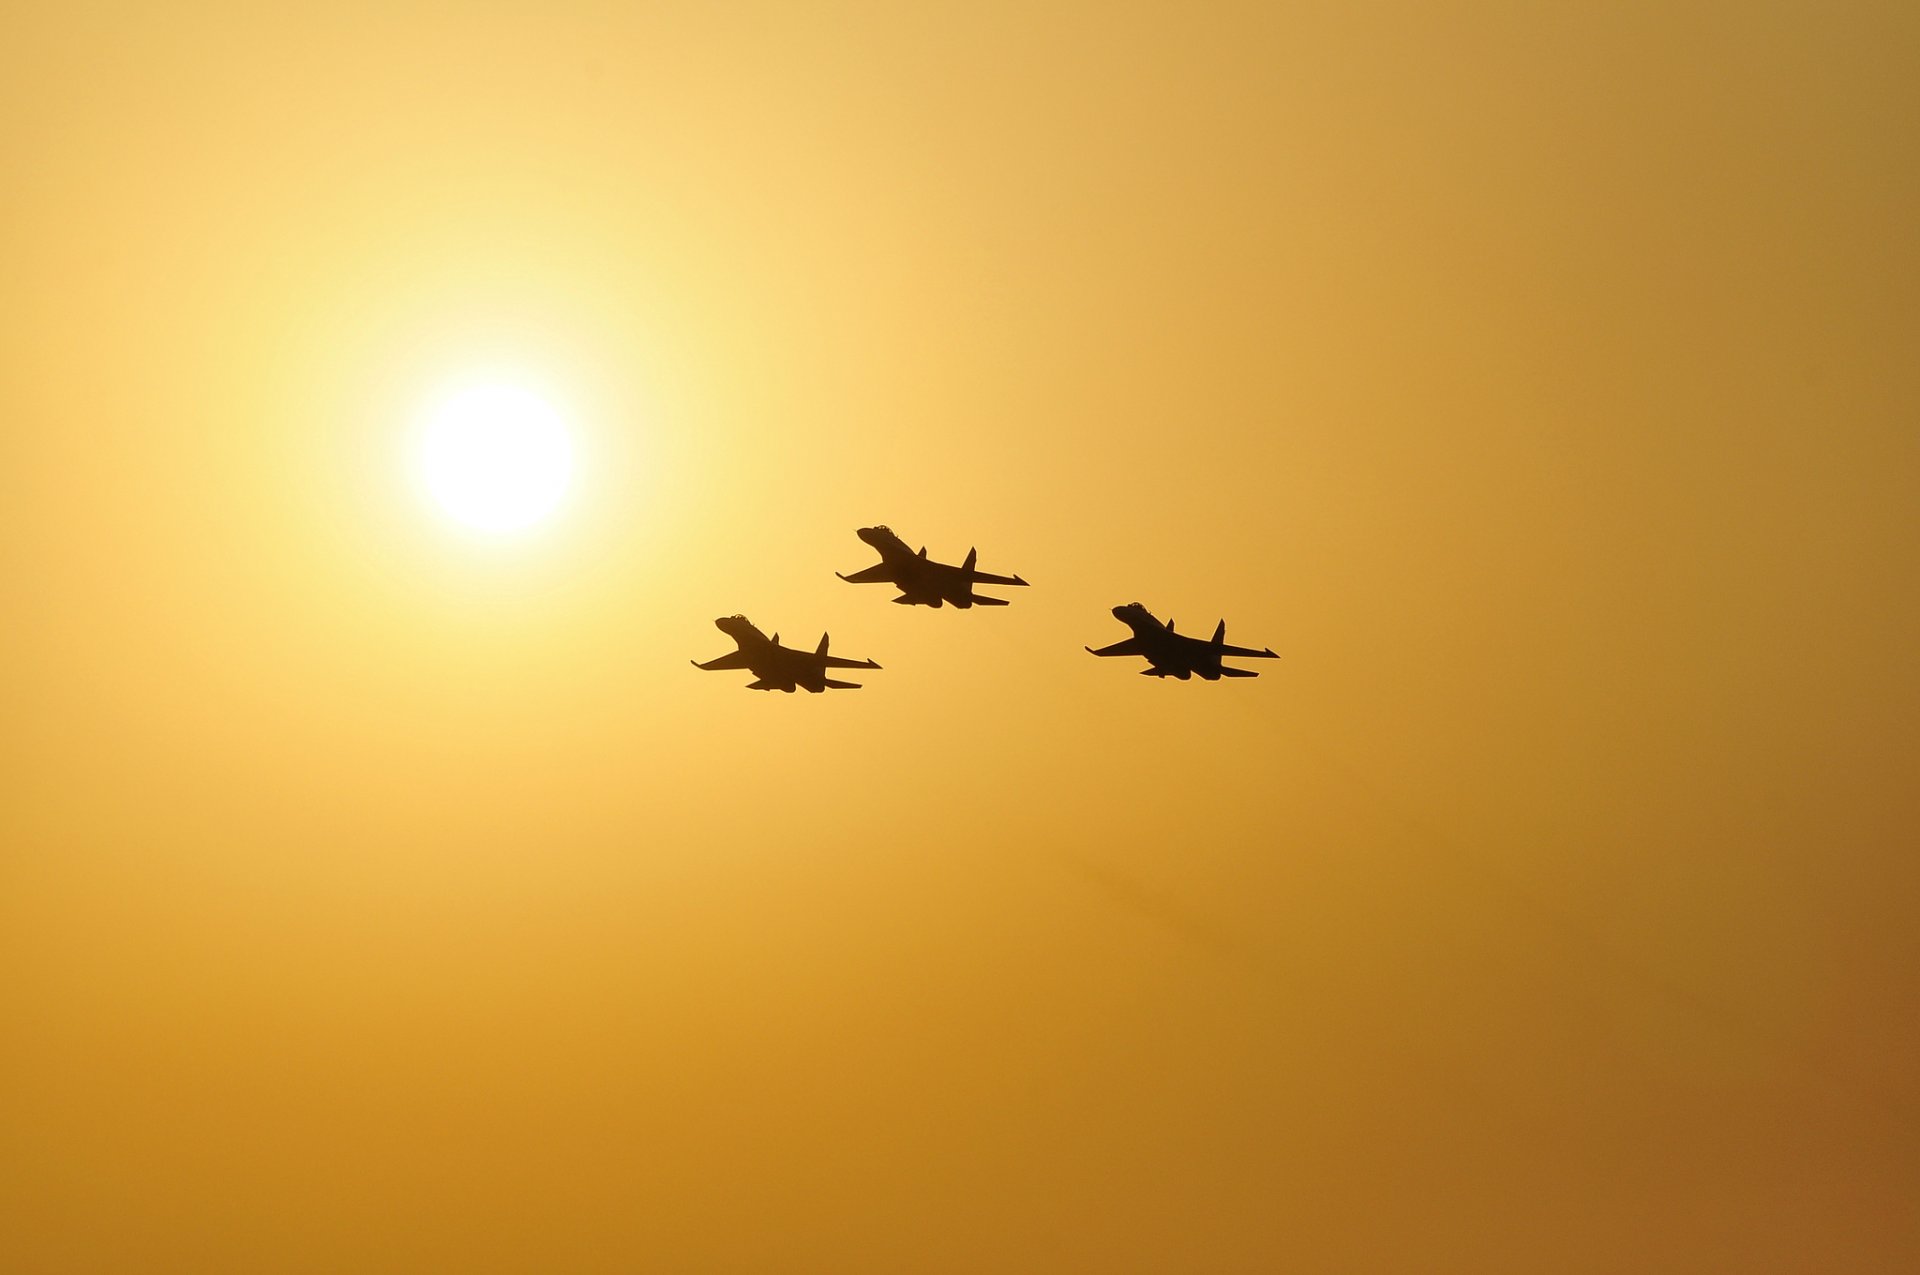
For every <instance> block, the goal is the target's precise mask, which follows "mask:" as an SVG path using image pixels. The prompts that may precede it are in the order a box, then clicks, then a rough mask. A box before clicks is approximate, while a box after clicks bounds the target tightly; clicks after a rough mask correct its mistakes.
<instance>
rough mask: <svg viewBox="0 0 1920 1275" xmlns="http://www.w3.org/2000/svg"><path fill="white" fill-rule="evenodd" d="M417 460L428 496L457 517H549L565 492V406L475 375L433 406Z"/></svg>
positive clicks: (519, 520) (527, 520)
mask: <svg viewBox="0 0 1920 1275" xmlns="http://www.w3.org/2000/svg"><path fill="white" fill-rule="evenodd" d="M414 464H415V468H416V472H417V476H418V478H419V480H420V482H421V485H422V486H423V487H424V488H425V489H426V493H427V495H428V496H430V497H431V498H432V500H433V502H434V503H435V504H436V505H438V506H439V507H440V509H441V510H442V511H443V512H444V513H446V514H447V515H448V516H449V517H451V518H452V519H453V520H454V521H455V522H458V523H460V524H461V525H463V526H466V527H470V528H473V529H474V530H477V531H485V532H513V531H521V530H525V529H526V528H529V527H532V526H533V525H535V524H536V523H539V522H541V521H543V520H544V519H546V518H548V517H550V516H551V515H552V514H553V513H554V511H555V510H557V509H558V508H559V507H560V503H561V501H562V500H564V499H565V498H566V495H567V492H568V489H569V488H571V487H572V485H573V439H572V437H571V436H570V435H569V434H568V432H567V426H566V422H565V421H564V420H562V419H561V416H560V413H559V412H558V411H556V410H555V409H554V408H553V406H552V405H551V404H549V403H548V402H547V401H546V400H545V399H543V398H541V397H540V396H539V395H538V394H535V393H534V392H533V391H531V390H529V389H526V388H525V387H523V386H520V385H516V384H512V383H510V382H504V381H483V382H475V383H470V384H467V385H464V386H462V387H461V388H459V389H456V390H454V391H452V392H451V393H448V394H447V395H446V396H444V397H443V398H441V399H439V400H438V401H436V402H435V403H434V404H433V405H432V406H431V407H430V408H428V410H427V411H426V413H425V415H424V416H423V417H422V420H421V425H420V429H419V431H418V435H417V441H416V447H415V455H414Z"/></svg>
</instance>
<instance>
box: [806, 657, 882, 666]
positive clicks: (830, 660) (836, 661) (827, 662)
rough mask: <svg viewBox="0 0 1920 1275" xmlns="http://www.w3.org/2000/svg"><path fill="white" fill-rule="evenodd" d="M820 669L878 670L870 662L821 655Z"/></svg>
mask: <svg viewBox="0 0 1920 1275" xmlns="http://www.w3.org/2000/svg"><path fill="white" fill-rule="evenodd" d="M820 667H821V668H879V667H880V666H879V665H878V664H875V663H874V662H873V661H872V660H849V659H844V658H842V657H840V656H838V655H822V656H821V657H820Z"/></svg>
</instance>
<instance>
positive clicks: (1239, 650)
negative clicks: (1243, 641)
mask: <svg viewBox="0 0 1920 1275" xmlns="http://www.w3.org/2000/svg"><path fill="white" fill-rule="evenodd" d="M1217 649H1218V650H1219V652H1220V654H1222V655H1244V656H1250V657H1251V656H1272V657H1273V658H1274V659H1276V660H1277V659H1279V658H1280V656H1279V655H1278V654H1277V653H1275V651H1274V650H1273V648H1272V647H1268V648H1267V649H1266V650H1264V651H1256V650H1254V649H1253V648H1252V647H1247V646H1227V645H1224V644H1222V645H1221V646H1220V647H1218V648H1217Z"/></svg>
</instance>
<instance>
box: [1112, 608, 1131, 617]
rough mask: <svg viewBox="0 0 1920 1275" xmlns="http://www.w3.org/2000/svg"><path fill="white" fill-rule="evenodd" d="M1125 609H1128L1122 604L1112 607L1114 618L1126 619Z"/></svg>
mask: <svg viewBox="0 0 1920 1275" xmlns="http://www.w3.org/2000/svg"><path fill="white" fill-rule="evenodd" d="M1127 610H1128V608H1126V607H1124V606H1117V607H1115V608H1114V609H1113V618H1114V619H1116V620H1124V619H1126V618H1127Z"/></svg>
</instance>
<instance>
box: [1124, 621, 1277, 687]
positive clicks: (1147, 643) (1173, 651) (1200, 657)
mask: <svg viewBox="0 0 1920 1275" xmlns="http://www.w3.org/2000/svg"><path fill="white" fill-rule="evenodd" d="M1113 618H1114V619H1116V620H1118V621H1120V622H1121V623H1122V624H1124V625H1126V626H1127V627H1128V628H1130V629H1132V630H1133V636H1132V637H1130V638H1125V639H1123V640H1121V641H1119V642H1115V643H1114V644H1113V645H1112V646H1103V647H1101V648H1100V649H1099V650H1097V651H1094V650H1093V648H1092V647H1088V648H1087V650H1089V651H1093V653H1094V654H1095V655H1144V656H1146V658H1147V664H1148V665H1149V667H1147V668H1143V669H1141V670H1140V675H1141V676H1142V677H1177V678H1179V679H1180V680H1181V681H1183V682H1184V681H1186V680H1187V678H1188V677H1190V676H1191V675H1193V674H1195V673H1198V674H1199V675H1200V676H1201V677H1202V678H1204V679H1205V680H1207V681H1209V682H1217V681H1219V680H1220V679H1221V678H1223V677H1259V676H1260V675H1259V674H1258V673H1255V672H1254V671H1252V670H1251V669H1244V668H1228V667H1226V665H1224V664H1222V663H1221V662H1220V657H1221V656H1223V655H1241V656H1247V657H1249V658H1269V659H1276V660H1277V659H1279V658H1280V657H1279V656H1278V655H1275V654H1274V652H1273V650H1272V649H1271V648H1269V649H1267V650H1263V651H1255V650H1250V649H1249V648H1247V647H1244V646H1228V645H1227V622H1226V621H1225V620H1222V621H1220V627H1219V628H1217V629H1215V630H1214V631H1213V640H1212V641H1207V640H1206V639H1204V638H1196V637H1188V636H1187V635H1186V634H1184V633H1175V632H1174V631H1173V621H1172V620H1168V621H1167V622H1166V623H1165V624H1162V623H1160V621H1158V620H1156V619H1154V618H1153V616H1152V615H1151V614H1150V613H1149V612H1148V611H1147V609H1146V608H1145V607H1143V606H1141V605H1140V604H1139V603H1138V602H1129V603H1127V604H1126V605H1125V606H1118V607H1115V608H1114V609H1113Z"/></svg>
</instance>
